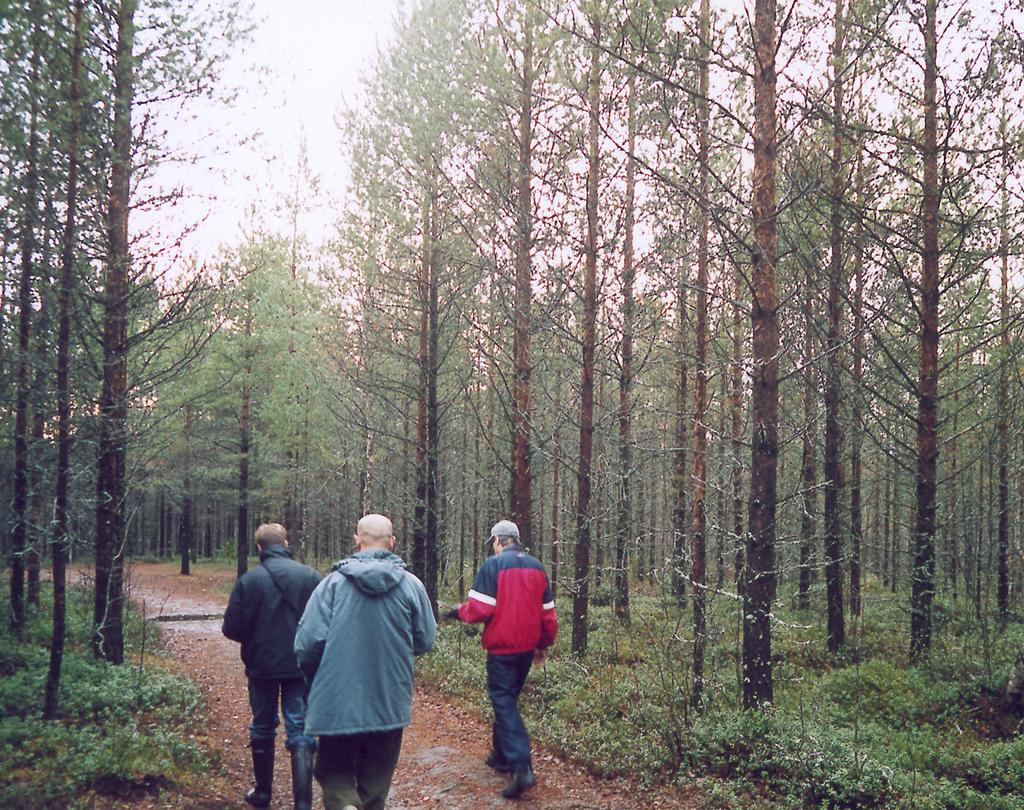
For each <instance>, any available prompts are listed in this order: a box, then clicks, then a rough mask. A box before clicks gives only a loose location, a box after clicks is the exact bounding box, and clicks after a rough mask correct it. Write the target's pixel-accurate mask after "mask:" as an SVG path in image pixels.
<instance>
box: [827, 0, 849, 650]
mask: <svg viewBox="0 0 1024 810" xmlns="http://www.w3.org/2000/svg"><path fill="white" fill-rule="evenodd" d="M843 39H844V23H843V0H836V11H835V41H834V44H833V48H832V116H833V120H832V161H831V173H832V189H831V199H830V201H829V205H830V209H831V228H830V238H829V243H830V245H831V251H830V252H831V261H830V263H829V280H828V333H827V337H826V345H825V357H826V371H825V493H824V501H825V504H824V506H825V509H824V529H825V593H826V602H827V612H828V649H829V652H831V653H836V652H838V651H839V650H840V649H841V648H842V646H843V644H844V643H845V642H846V626H845V616H844V614H843V572H842V559H843V541H842V534H841V532H842V529H841V526H840V521H839V504H840V500H841V498H842V491H843V478H842V476H843V472H842V466H841V460H840V455H841V453H842V434H841V430H842V429H841V427H840V424H839V409H840V404H841V402H842V396H843V395H842V390H841V385H840V374H841V373H842V369H841V363H840V360H841V358H840V354H839V353H840V321H841V318H842V315H841V312H840V295H841V290H842V287H843V281H844V267H843V212H842V197H843V130H842V128H843V123H842V116H843Z"/></svg>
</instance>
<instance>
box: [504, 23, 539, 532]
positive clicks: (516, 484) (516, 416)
mask: <svg viewBox="0 0 1024 810" xmlns="http://www.w3.org/2000/svg"><path fill="white" fill-rule="evenodd" d="M529 17H530V12H529V11H525V12H524V14H523V20H524V22H523V24H524V29H525V30H524V32H523V48H522V54H523V66H522V70H523V72H522V75H521V76H520V77H519V81H520V85H519V144H518V145H519V163H518V166H517V169H518V176H517V178H516V193H517V199H516V242H515V260H516V288H515V329H514V333H513V355H514V361H515V377H514V380H513V393H512V400H513V408H512V433H513V437H514V444H513V450H512V488H511V493H510V498H509V506H510V509H509V511H510V512H511V515H512V520H514V521H515V522H516V524H517V525H518V526H519V538H520V541H521V542H522V543H523V545H524V546H526V547H530V545H531V541H532V539H533V538H532V534H533V531H532V512H533V499H532V485H533V472H532V469H531V460H532V453H531V448H530V423H531V419H532V412H531V406H530V328H531V314H530V307H531V298H532V294H533V293H532V280H533V262H532V258H531V251H532V249H533V235H532V229H533V201H532V198H531V194H530V182H531V180H532V178H533V167H532V161H533V74H534V71H533V28H532V25H531V23H530V20H529Z"/></svg>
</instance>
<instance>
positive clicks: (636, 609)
mask: <svg viewBox="0 0 1024 810" xmlns="http://www.w3.org/2000/svg"><path fill="white" fill-rule="evenodd" d="M865 597H866V598H865V612H864V618H863V619H862V620H860V621H859V622H858V624H857V625H856V626H851V627H850V629H849V633H850V636H849V641H848V644H847V646H846V648H845V649H844V651H843V652H842V653H841V654H840V655H839V656H830V655H828V654H827V653H826V652H824V651H823V649H824V646H825V643H824V642H825V640H824V638H823V628H822V627H821V626H820V623H818V622H815V621H813V620H812V619H810V618H809V617H804V616H802V615H801V614H800V613H798V612H796V611H786V610H784V609H783V610H780V611H779V615H778V616H777V618H778V619H779V626H778V627H777V629H776V631H775V635H774V654H775V668H774V669H775V687H776V688H775V705H774V707H773V708H772V709H771V710H770V711H768V712H744V711H742V710H741V708H740V705H739V700H740V680H739V677H740V675H739V669H738V668H739V656H740V653H739V643H738V642H739V631H738V617H737V615H736V607H737V606H736V604H735V603H734V602H731V601H728V602H727V601H725V600H721V599H720V600H718V601H717V603H713V604H712V606H711V608H712V609H711V611H710V619H709V635H710V636H711V639H712V641H713V643H712V644H711V645H710V649H709V653H708V656H707V666H706V669H705V672H706V674H707V677H708V685H707V688H706V690H705V695H706V698H705V701H704V702H703V703H702V707H701V709H702V710H701V711H700V712H695V711H694V710H693V708H692V701H691V693H692V677H691V674H690V673H691V668H692V663H691V655H692V643H691V641H690V640H691V639H692V630H691V628H690V625H689V622H690V621H691V619H690V613H689V611H688V610H679V609H678V608H676V607H675V606H674V605H670V604H668V603H667V602H666V600H664V599H662V598H661V597H659V596H655V595H646V596H645V595H634V598H633V602H632V622H631V624H630V625H629V626H628V627H624V626H622V625H621V624H620V623H619V622H617V621H616V620H615V618H614V616H613V615H612V612H611V610H610V608H608V607H607V606H603V605H600V604H599V605H597V606H592V608H591V616H590V621H591V624H590V633H589V644H588V652H587V656H586V659H585V662H584V663H583V664H580V663H577V662H575V661H574V660H573V659H572V657H571V656H570V655H569V637H570V635H571V633H570V630H571V628H570V627H568V626H563V628H562V635H561V636H560V638H559V641H558V644H557V645H556V649H555V650H554V652H553V654H552V655H551V656H550V657H549V660H548V663H547V664H546V665H545V666H543V667H535V669H534V671H533V672H532V674H531V676H530V680H529V681H528V683H527V686H526V689H525V691H524V694H523V697H522V699H521V701H520V703H521V706H522V708H523V713H524V716H525V717H526V721H527V725H528V727H529V728H530V731H531V734H532V735H533V736H534V737H535V738H537V739H539V740H541V741H543V742H544V743H545V744H546V745H548V746H550V747H553V748H555V749H557V750H560V751H562V752H564V753H565V754H567V755H569V756H572V757H573V758H575V759H577V760H580V761H582V762H584V763H585V764H586V765H587V766H588V767H589V768H590V769H591V770H592V771H593V772H595V773H597V774H599V775H603V776H608V777H614V776H619V775H626V774H628V775H632V776H635V777H638V778H640V779H641V780H642V781H645V782H647V783H663V784H679V785H685V784H692V783H698V784H699V785H700V786H701V788H702V791H703V794H704V797H705V801H706V805H707V806H708V807H721V808H749V807H763V808H798V807H800V808H803V807H808V808H810V807H832V808H875V807H905V808H923V809H930V808H935V809H936V810H939V809H941V808H949V809H950V810H954V809H955V810H960V809H961V808H963V809H964V810H966V809H967V808H970V809H972V810H974V809H977V810H982V808H986V809H987V808H992V809H993V810H999V809H1000V808H1006V809H1007V810H1009V809H1010V808H1024V737H1022V736H1021V731H1022V730H1024V725H1022V724H1021V718H1019V717H1013V716H1011V715H1009V714H1008V713H1007V712H1006V711H1005V710H1003V709H1002V708H1001V706H1000V703H999V694H1000V691H1001V688H1002V686H1003V685H1004V684H1005V682H1006V679H1007V678H1008V676H1009V673H1010V669H1011V666H1012V661H1013V656H1014V655H1015V654H1016V651H1018V650H1020V649H1022V648H1024V626H1022V625H1020V624H1011V626H1010V627H1009V629H1008V630H1007V631H1006V632H1004V633H1002V634H994V633H992V632H990V629H989V628H986V627H984V626H983V625H981V624H979V622H977V621H976V620H975V621H974V622H973V623H972V622H970V621H968V620H960V623H959V624H956V623H954V621H953V620H952V619H951V618H950V619H948V620H947V619H944V614H943V610H948V606H943V605H942V604H941V603H940V605H939V609H938V611H937V616H938V617H939V621H938V623H937V629H938V632H937V633H936V637H935V641H934V649H935V655H934V656H933V658H932V660H931V661H930V662H929V663H928V664H927V665H925V666H921V667H911V666H910V665H909V662H908V660H907V655H906V650H905V645H906V636H905V617H904V616H903V613H902V612H901V611H902V610H903V608H904V607H905V606H904V605H903V604H902V603H901V602H900V601H899V600H898V599H897V597H892V596H890V595H889V594H884V593H878V594H876V593H873V592H870V591H869V592H867V593H866V594H865ZM599 601H600V600H599ZM949 613H952V611H949ZM418 671H419V675H420V677H421V679H422V681H424V682H425V683H428V684H430V685H431V686H433V687H434V688H437V689H439V690H440V691H442V692H443V693H445V694H446V695H449V696H451V697H454V698H455V699H457V700H460V701H462V702H463V703H466V704H469V705H470V706H471V707H473V708H475V709H476V710H478V711H480V713H481V714H483V715H485V716H489V711H490V710H489V706H488V701H487V695H486V688H485V674H484V654H483V652H482V651H481V650H480V647H479V633H478V629H477V628H467V627H465V626H464V625H458V624H446V625H444V626H442V628H441V630H440V633H439V638H438V644H437V647H436V649H435V651H434V653H432V654H431V655H429V656H426V657H424V659H422V660H421V661H420V663H419V669H418Z"/></svg>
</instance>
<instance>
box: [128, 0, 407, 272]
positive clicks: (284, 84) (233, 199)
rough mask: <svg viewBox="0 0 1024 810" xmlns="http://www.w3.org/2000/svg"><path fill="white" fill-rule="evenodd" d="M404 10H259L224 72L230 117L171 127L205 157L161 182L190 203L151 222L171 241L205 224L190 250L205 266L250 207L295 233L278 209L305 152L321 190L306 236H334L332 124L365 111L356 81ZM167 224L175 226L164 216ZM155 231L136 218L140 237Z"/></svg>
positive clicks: (197, 117) (339, 172)
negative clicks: (358, 107)
mask: <svg viewBox="0 0 1024 810" xmlns="http://www.w3.org/2000/svg"><path fill="white" fill-rule="evenodd" d="M402 5H403V3H402V0H253V6H254V12H253V20H254V22H255V23H256V30H255V31H254V32H253V34H252V37H251V40H250V41H249V43H248V44H246V45H245V46H244V47H243V48H240V49H239V50H238V52H237V53H236V54H235V55H233V56H232V57H231V59H230V60H229V62H228V63H227V65H226V66H225V68H224V80H225V84H226V85H227V86H233V87H235V88H237V89H238V96H237V98H236V100H235V101H234V103H233V104H231V105H230V106H226V105H224V104H223V103H222V102H220V103H217V104H205V103H204V104H202V105H200V106H199V107H197V108H196V109H195V110H194V119H193V117H192V115H191V113H190V115H189V117H188V118H182V117H180V116H179V117H178V118H177V119H176V120H172V121H169V122H168V129H169V137H170V138H171V140H172V142H173V143H174V144H175V145H176V146H177V147H180V149H181V152H182V154H186V155H187V154H190V153H192V154H200V155H202V158H201V160H200V162H199V163H198V164H196V165H195V166H187V167H186V166H182V165H176V166H170V167H165V168H164V169H162V170H161V174H160V175H158V179H159V180H160V181H162V182H172V183H184V185H185V186H186V188H185V192H186V198H185V200H184V201H183V202H182V204H180V205H179V206H177V208H176V211H175V212H174V213H170V212H168V211H167V210H166V209H164V210H163V211H160V212H155V214H154V216H153V220H152V221H154V222H160V223H161V224H160V226H159V227H160V231H161V232H162V233H164V234H165V235H166V236H168V237H173V235H174V233H175V230H177V231H178V232H180V230H181V229H182V228H184V227H188V225H189V224H190V223H194V222H197V221H200V220H202V222H201V223H200V224H199V225H198V227H197V228H196V230H195V232H194V233H192V234H190V235H189V236H188V237H187V239H186V241H185V244H184V250H185V252H186V253H187V254H194V255H195V256H196V257H197V258H198V259H199V261H200V262H205V261H208V260H209V259H211V258H212V257H213V256H214V255H215V254H216V252H217V249H218V247H219V246H220V245H232V244H235V243H237V242H238V241H239V240H240V238H241V235H242V229H243V226H244V225H246V223H248V222H249V221H250V215H249V210H250V208H251V207H252V206H253V205H255V206H256V207H257V208H258V210H259V212H260V214H259V215H260V216H261V217H262V218H263V220H264V221H265V222H266V224H267V225H268V226H269V227H271V228H272V229H276V230H281V231H282V232H285V233H290V226H289V225H288V224H287V222H288V218H287V215H285V214H284V213H283V212H281V211H278V210H275V207H276V206H279V205H281V204H282V203H283V201H284V200H285V199H286V197H287V196H288V195H289V194H290V193H291V192H292V189H293V187H294V182H295V180H294V178H295V176H296V168H297V164H298V154H299V149H300V147H299V144H300V142H301V140H302V139H303V138H305V141H306V144H307V150H308V158H309V167H310V170H311V171H312V173H313V174H314V175H315V176H316V177H317V178H318V179H319V182H320V190H319V192H318V193H317V194H316V195H315V197H313V198H311V199H309V200H308V202H309V203H311V208H310V210H307V211H304V212H303V213H302V215H301V218H300V223H299V227H300V230H301V231H302V232H304V233H305V234H306V235H307V236H308V237H309V238H310V239H311V240H313V241H314V242H319V241H320V240H321V239H323V238H324V237H326V236H329V235H330V233H331V232H332V231H331V226H332V224H333V222H334V221H335V220H336V219H337V216H336V214H335V211H336V210H337V201H338V200H339V199H340V198H341V196H342V195H343V192H344V186H345V184H346V179H345V178H346V176H347V172H346V166H345V165H344V156H343V154H342V151H341V142H340V136H339V132H338V128H337V125H336V123H335V121H336V114H337V112H338V110H339V109H340V108H341V106H342V104H343V102H344V103H345V104H350V105H351V104H353V103H357V102H358V97H359V86H360V82H359V80H360V77H361V76H362V75H363V74H365V73H366V71H367V70H368V68H369V65H370V64H371V61H372V59H373V58H374V57H375V55H376V53H377V50H378V45H384V44H386V43H387V41H388V39H389V37H390V35H391V31H392V28H393V21H394V19H395V17H396V15H397V14H398V13H400V9H401V7H402ZM169 213H170V216H169ZM149 224H150V220H149V217H148V216H147V215H146V214H145V213H140V216H139V219H138V226H139V227H146V226H147V225H149Z"/></svg>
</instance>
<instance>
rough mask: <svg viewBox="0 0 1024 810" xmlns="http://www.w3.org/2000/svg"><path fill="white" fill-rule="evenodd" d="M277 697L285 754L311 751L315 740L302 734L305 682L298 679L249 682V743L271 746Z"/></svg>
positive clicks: (303, 726) (276, 723) (275, 727)
mask: <svg viewBox="0 0 1024 810" xmlns="http://www.w3.org/2000/svg"><path fill="white" fill-rule="evenodd" d="M279 697H280V702H281V715H282V716H283V717H284V732H285V747H286V748H287V749H288V750H289V751H294V750H295V749H296V748H298V747H305V748H315V747H316V740H315V739H314V738H313V737H308V736H306V734H305V728H306V682H305V680H303V679H302V678H286V679H278V678H249V705H250V706H252V722H251V723H250V724H249V742H250V743H261V742H273V740H274V735H275V734H276V733H277V725H278V719H277V705H278V698H279Z"/></svg>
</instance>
